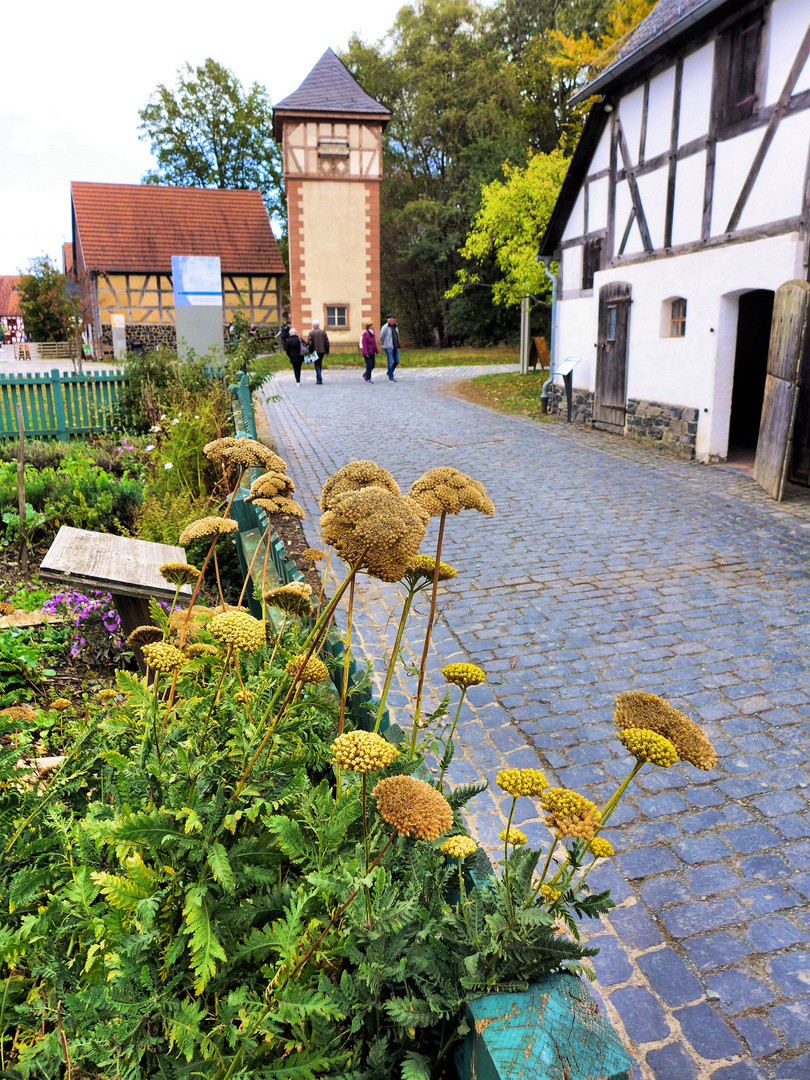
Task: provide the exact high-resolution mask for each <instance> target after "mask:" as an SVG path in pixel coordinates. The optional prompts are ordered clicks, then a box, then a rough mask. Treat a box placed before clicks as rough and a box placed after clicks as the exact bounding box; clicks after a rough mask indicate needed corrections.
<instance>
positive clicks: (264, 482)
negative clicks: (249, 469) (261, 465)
mask: <svg viewBox="0 0 810 1080" xmlns="http://www.w3.org/2000/svg"><path fill="white" fill-rule="evenodd" d="M294 491H295V484H294V483H293V482H292V480H291V479H290V478H289V476H287V474H286V473H283V472H274V471H273V470H271V471H270V472H266V473H262V475H261V476H257V477H256V479H255V480H254V481H253V483H252V484H251V485H250V495H249V496H248V498H251V497H252V496H255V495H258V496H260V497H261V498H262V499H272V498H274V497H275V496H276V495H292V494H293V492H294Z"/></svg>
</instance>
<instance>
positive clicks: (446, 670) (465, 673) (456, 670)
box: [442, 664, 487, 690]
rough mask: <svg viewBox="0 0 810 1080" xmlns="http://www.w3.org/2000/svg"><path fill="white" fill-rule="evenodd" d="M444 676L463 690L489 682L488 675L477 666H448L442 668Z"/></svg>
mask: <svg viewBox="0 0 810 1080" xmlns="http://www.w3.org/2000/svg"><path fill="white" fill-rule="evenodd" d="M442 675H444V677H445V679H447V681H448V682H449V683H452V684H453V685H454V686H460V687H461V689H462V690H466V689H467V687H468V686H478V685H479V683H483V682H486V681H487V677H486V675H485V674H484V673H483V671H482V670H481V668H480V667H477V666H476V665H475V664H448V665H447V666H446V667H443V668H442Z"/></svg>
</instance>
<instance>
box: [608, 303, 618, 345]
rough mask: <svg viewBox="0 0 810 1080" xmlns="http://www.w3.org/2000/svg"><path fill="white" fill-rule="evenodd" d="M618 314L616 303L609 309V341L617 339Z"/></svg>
mask: <svg viewBox="0 0 810 1080" xmlns="http://www.w3.org/2000/svg"><path fill="white" fill-rule="evenodd" d="M616 316H617V309H616V305H615V304H611V305H610V307H609V308H608V309H607V320H608V324H607V339H608V341H615V340H616Z"/></svg>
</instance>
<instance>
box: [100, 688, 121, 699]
mask: <svg viewBox="0 0 810 1080" xmlns="http://www.w3.org/2000/svg"><path fill="white" fill-rule="evenodd" d="M116 693H117V691H115V690H99V692H98V696H99V697H100V698H101V700H102V701H112V699H113V698H114V697H115V695H116Z"/></svg>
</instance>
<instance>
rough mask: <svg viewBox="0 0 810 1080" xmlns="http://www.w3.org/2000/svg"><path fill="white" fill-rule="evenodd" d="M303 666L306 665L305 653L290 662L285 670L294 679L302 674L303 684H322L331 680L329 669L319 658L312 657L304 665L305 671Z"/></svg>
mask: <svg viewBox="0 0 810 1080" xmlns="http://www.w3.org/2000/svg"><path fill="white" fill-rule="evenodd" d="M302 664H304V656H303V653H301V654H299V655H298V656H294V657H293V659H292V660H288V661H287V664H286V666H285V669H284V670H285V671H286V672H287V674H288V675H292V676H293V677H295V676H297V675H298V674H299V672H300V679H301V682H305V683H322V682H326V680H327V679H328V678H329V668H328V667H327V666H326V664H325V663H324V662H323V660H319V659H318V657H317V656H310V658H309V660H307V662H306V664H304V666H303V670H302V668H301V665H302Z"/></svg>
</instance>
